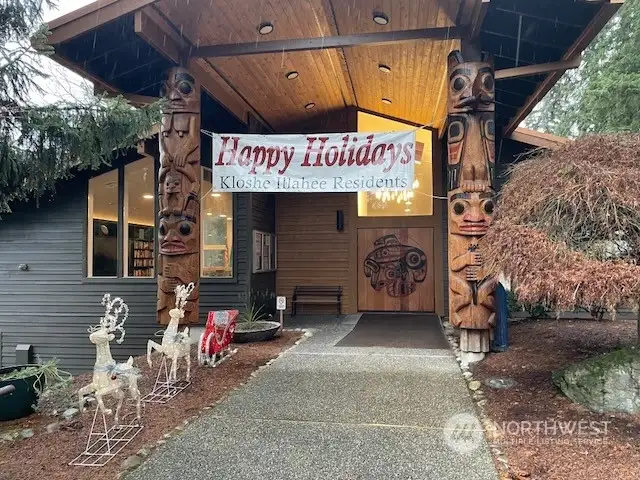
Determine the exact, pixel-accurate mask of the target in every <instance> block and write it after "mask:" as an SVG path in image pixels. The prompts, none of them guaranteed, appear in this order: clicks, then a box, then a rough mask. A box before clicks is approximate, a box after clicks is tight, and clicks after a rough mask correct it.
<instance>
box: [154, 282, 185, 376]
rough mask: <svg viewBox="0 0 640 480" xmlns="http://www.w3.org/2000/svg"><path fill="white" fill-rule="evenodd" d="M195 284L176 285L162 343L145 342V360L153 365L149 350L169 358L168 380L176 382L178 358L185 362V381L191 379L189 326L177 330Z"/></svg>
mask: <svg viewBox="0 0 640 480" xmlns="http://www.w3.org/2000/svg"><path fill="white" fill-rule="evenodd" d="M194 289H195V285H194V284H193V283H190V284H189V285H186V286H185V285H178V286H177V287H176V308H173V309H171V310H170V311H169V316H170V317H171V320H170V321H169V325H168V326H167V329H166V330H165V331H164V332H163V333H162V345H159V344H158V343H156V342H154V341H153V340H149V342H148V343H147V362H148V363H149V366H150V367H153V362H152V361H151V352H152V351H153V350H156V351H158V352H161V353H162V354H163V355H165V356H167V357H168V358H170V359H171V371H170V372H169V379H168V380H169V381H170V382H176V381H177V379H178V359H180V358H184V359H185V361H186V362H187V382H188V381H190V380H191V339H190V337H189V327H185V328H184V330H183V331H182V332H178V327H179V326H180V320H182V319H183V318H184V307H185V305H186V304H187V299H188V298H189V297H190V296H191V293H193V290H194Z"/></svg>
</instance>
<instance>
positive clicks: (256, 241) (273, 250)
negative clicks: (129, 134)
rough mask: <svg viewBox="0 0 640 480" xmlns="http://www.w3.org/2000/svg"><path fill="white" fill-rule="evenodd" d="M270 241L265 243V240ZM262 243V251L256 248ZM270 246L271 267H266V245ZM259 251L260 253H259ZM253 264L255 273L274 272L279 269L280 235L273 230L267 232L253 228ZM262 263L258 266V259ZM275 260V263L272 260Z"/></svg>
mask: <svg viewBox="0 0 640 480" xmlns="http://www.w3.org/2000/svg"><path fill="white" fill-rule="evenodd" d="M267 239H268V242H267V243H265V240H267ZM257 245H260V251H259V252H258V251H257V250H256V246H257ZM266 245H268V246H269V256H268V258H269V268H264V259H265V258H267V257H266V256H265V252H264V247H265V246H266ZM258 253H259V255H258ZM251 258H252V260H251V264H252V272H253V273H272V272H277V271H278V236H277V235H276V234H275V233H273V232H265V231H262V230H253V232H252V235H251ZM258 260H259V262H260V265H259V266H258V262H257V261H258ZM272 261H273V265H271V262H272Z"/></svg>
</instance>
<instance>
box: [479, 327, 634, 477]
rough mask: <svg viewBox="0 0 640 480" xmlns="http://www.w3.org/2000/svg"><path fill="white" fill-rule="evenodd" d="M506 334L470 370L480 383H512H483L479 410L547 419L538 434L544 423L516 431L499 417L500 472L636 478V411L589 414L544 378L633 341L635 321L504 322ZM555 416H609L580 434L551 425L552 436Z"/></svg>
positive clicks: (509, 418)
mask: <svg viewBox="0 0 640 480" xmlns="http://www.w3.org/2000/svg"><path fill="white" fill-rule="evenodd" d="M509 336H510V346H509V350H508V351H507V352H506V353H503V354H495V355H491V356H489V358H488V359H487V360H485V361H484V362H481V363H480V364H477V365H476V366H475V367H474V368H473V374H474V377H475V378H476V379H478V380H480V381H483V382H484V380H485V379H487V378H488V377H509V378H511V379H513V380H515V381H516V382H517V384H516V385H515V386H514V387H511V388H509V389H506V390H494V389H492V388H489V387H488V386H484V387H483V390H484V392H485V393H486V396H487V400H488V403H487V404H486V406H485V411H486V413H487V414H488V416H489V417H490V418H491V420H493V421H494V422H497V423H498V424H499V425H501V426H503V425H505V424H504V423H503V422H521V421H530V422H536V421H538V422H545V421H547V420H550V422H548V421H547V422H546V423H545V424H544V425H546V426H548V428H549V429H548V431H547V432H546V433H545V430H544V429H545V427H544V426H542V427H541V428H539V429H536V428H532V430H531V431H530V432H523V431H522V430H520V429H519V428H518V426H517V425H515V424H511V428H509V427H508V424H507V427H508V428H507V429H506V430H507V431H506V432H505V433H504V435H503V436H501V437H500V438H499V440H498V444H499V448H500V449H501V450H502V451H503V452H505V453H506V455H507V458H508V461H509V473H508V476H507V478H511V479H562V480H566V479H580V480H604V479H613V478H615V479H617V480H623V479H638V478H640V415H626V414H614V415H610V414H597V413H592V412H590V411H588V410H587V409H585V408H583V407H581V406H580V405H577V404H573V403H572V402H571V401H570V400H569V399H567V398H566V397H565V396H564V395H563V394H562V393H561V392H560V391H559V390H558V389H557V388H556V387H555V386H554V385H553V383H552V381H551V372H552V371H554V370H557V369H561V368H563V367H565V366H567V365H569V364H571V363H576V362H579V361H581V360H583V359H586V358H588V357H591V356H594V355H597V354H601V353H606V352H608V351H610V350H612V349H615V348H617V347H620V346H623V345H629V344H633V343H635V341H636V324H635V322H631V321H617V322H609V321H604V322H597V321H591V320H555V319H554V320H536V321H534V320H528V321H524V322H521V323H517V324H512V325H510V332H509ZM555 421H557V422H580V421H586V422H590V421H594V422H603V421H606V422H609V423H608V425H607V433H606V435H604V434H602V433H600V434H595V432H593V431H591V432H592V433H593V435H591V436H586V437H585V435H583V436H579V435H565V436H563V435H561V434H560V433H558V430H556V434H555V435H554V434H553V425H554V423H553V422H555ZM534 425H535V424H534ZM556 425H557V424H556ZM565 425H571V423H565ZM573 425H578V424H573ZM581 425H583V426H585V425H587V424H586V423H582V424H581ZM600 425H602V424H600ZM587 430H588V428H586V429H585V430H583V432H586V431H587Z"/></svg>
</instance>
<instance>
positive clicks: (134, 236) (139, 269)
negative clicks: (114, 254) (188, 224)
mask: <svg viewBox="0 0 640 480" xmlns="http://www.w3.org/2000/svg"><path fill="white" fill-rule="evenodd" d="M155 183H156V182H155V176H154V162H153V158H152V157H147V158H145V159H143V160H138V161H137V162H133V163H130V164H128V165H127V166H125V167H124V186H125V191H124V224H125V225H126V228H125V229H124V235H125V240H124V245H125V247H126V248H125V255H124V256H123V258H125V259H126V270H125V276H127V277H153V276H154V263H155V262H154V260H155V225H156V219H155V217H156V215H155V211H156V208H155V198H156V197H155V195H154V191H155V189H156V185H155Z"/></svg>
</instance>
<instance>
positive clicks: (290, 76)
mask: <svg viewBox="0 0 640 480" xmlns="http://www.w3.org/2000/svg"><path fill="white" fill-rule="evenodd" d="M299 75H300V74H299V73H298V72H296V71H295V70H293V71H291V72H289V73H287V74H286V75H285V77H287V80H293V79H295V78H298V76H299Z"/></svg>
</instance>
